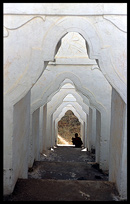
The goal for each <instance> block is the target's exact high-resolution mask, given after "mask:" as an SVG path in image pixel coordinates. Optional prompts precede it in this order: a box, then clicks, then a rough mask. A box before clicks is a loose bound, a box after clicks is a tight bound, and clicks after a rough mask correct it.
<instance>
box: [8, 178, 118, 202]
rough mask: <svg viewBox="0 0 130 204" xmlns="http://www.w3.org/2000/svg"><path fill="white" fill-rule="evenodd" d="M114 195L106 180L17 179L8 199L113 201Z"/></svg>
mask: <svg viewBox="0 0 130 204" xmlns="http://www.w3.org/2000/svg"><path fill="white" fill-rule="evenodd" d="M116 196H118V193H117V190H116V188H115V186H114V184H113V183H111V182H108V181H87V180H54V179H18V181H17V183H16V186H15V189H14V192H13V193H12V195H11V196H10V197H9V198H8V201H9V200H10V201H113V200H114V198H115V197H116Z"/></svg>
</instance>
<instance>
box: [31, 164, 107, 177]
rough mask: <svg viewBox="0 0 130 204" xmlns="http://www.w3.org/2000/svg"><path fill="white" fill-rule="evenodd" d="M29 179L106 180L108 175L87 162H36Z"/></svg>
mask: <svg viewBox="0 0 130 204" xmlns="http://www.w3.org/2000/svg"><path fill="white" fill-rule="evenodd" d="M28 176H29V177H28V178H29V179H30V178H38V179H60V180H69V179H72V180H77V179H82V180H96V179H101V180H106V181H108V175H106V174H104V173H102V172H100V171H99V170H97V169H95V168H93V167H92V164H87V162H48V161H36V162H35V163H34V165H33V168H32V171H31V172H29V173H28Z"/></svg>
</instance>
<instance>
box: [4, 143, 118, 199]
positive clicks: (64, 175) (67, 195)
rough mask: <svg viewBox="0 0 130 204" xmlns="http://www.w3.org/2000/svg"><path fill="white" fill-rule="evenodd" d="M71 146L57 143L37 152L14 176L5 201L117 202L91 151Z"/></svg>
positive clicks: (105, 173) (109, 183)
mask: <svg viewBox="0 0 130 204" xmlns="http://www.w3.org/2000/svg"><path fill="white" fill-rule="evenodd" d="M84 150H85V149H83V148H74V146H57V147H55V148H51V150H49V151H48V152H46V153H45V152H44V153H43V154H41V158H40V161H35V162H34V165H33V167H32V168H30V169H29V172H28V179H18V181H17V183H16V186H15V189H14V192H13V193H12V195H10V196H7V197H4V200H7V201H119V196H118V193H117V190H116V188H115V186H114V184H113V183H111V182H109V181H108V174H107V173H108V172H102V170H100V169H99V168H98V165H97V164H95V158H94V154H90V152H87V151H84Z"/></svg>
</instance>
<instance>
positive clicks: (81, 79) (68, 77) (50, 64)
mask: <svg viewBox="0 0 130 204" xmlns="http://www.w3.org/2000/svg"><path fill="white" fill-rule="evenodd" d="M75 4H76V3H75ZM41 5H44V3H41ZM86 5H87V3H86ZM102 5H104V4H102ZM105 5H107V4H105ZM123 5H125V4H123ZM35 6H36V7H37V4H36V5H35V4H31V7H30V8H28V9H25V7H21V9H23V11H24V12H25V13H23V11H22V10H19V11H18V10H17V8H19V9H20V4H15V7H14V8H13V7H12V5H11V4H8V3H7V4H5V5H4V7H5V8H4V9H5V10H4V194H5V195H9V194H11V193H12V192H13V190H14V187H15V184H16V182H17V180H18V178H27V177H28V168H31V167H32V166H33V163H34V161H39V160H40V154H41V153H42V152H43V151H46V152H47V151H48V150H49V149H50V148H52V147H53V146H55V145H57V135H58V132H57V124H58V121H59V120H60V119H61V118H62V117H63V116H64V114H65V113H66V111H67V110H71V111H72V112H73V113H74V114H75V116H76V117H77V118H78V119H79V121H80V123H81V138H82V140H83V146H84V147H85V148H86V149H87V150H88V151H91V149H92V148H94V149H95V152H96V153H95V162H96V163H98V164H99V167H100V169H102V170H103V171H109V181H111V182H113V183H115V185H116V187H117V189H118V192H119V194H120V197H121V198H123V199H126V198H127V162H126V161H127V148H126V147H127V91H126V90H127V83H126V67H125V66H126V64H125V62H126V55H125V54H126V30H125V29H126V28H125V25H126V18H125V17H126V10H125V6H124V7H123V8H124V10H123V11H122V9H121V7H120V6H119V7H118V8H117V9H115V10H113V13H112V12H111V13H109V12H110V11H109V9H107V8H109V5H108V7H107V6H106V7H103V8H104V9H103V10H102V11H101V12H102V14H101V15H100V14H99V13H98V11H97V10H96V8H95V7H94V5H93V4H90V6H92V8H93V12H94V13H93V14H89V9H88V14H87V13H86V14H82V15H83V16H82V15H81V13H82V11H83V7H82V6H81V5H80V6H81V10H79V11H75V12H76V13H75V14H74V13H73V12H74V11H72V10H73V9H72V7H71V5H70V8H71V9H72V10H71V9H70V11H69V12H70V14H71V15H69V14H68V15H67V14H66V13H65V11H64V12H63V14H62V15H61V13H60V10H59V13H55V14H54V13H53V12H54V10H53V8H52V7H51V4H48V5H47V8H48V9H49V8H50V10H48V11H45V10H44V9H43V8H42V9H43V10H42V9H41V11H42V14H41V13H40V10H38V12H39V13H37V15H36V13H35ZM111 6H112V5H111ZM115 6H116V5H115ZM51 11H52V13H53V14H52V13H51ZM46 12H48V13H47V14H46ZM122 12H124V13H123V14H122ZM50 14H52V15H50ZM113 16H115V17H113ZM119 21H120V23H119ZM115 25H116V26H115ZM124 167H125V168H124Z"/></svg>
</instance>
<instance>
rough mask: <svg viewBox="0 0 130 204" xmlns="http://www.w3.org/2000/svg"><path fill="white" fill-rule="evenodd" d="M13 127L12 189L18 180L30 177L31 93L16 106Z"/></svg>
mask: <svg viewBox="0 0 130 204" xmlns="http://www.w3.org/2000/svg"><path fill="white" fill-rule="evenodd" d="M13 125H14V126H13V127H14V128H13V154H12V171H13V174H12V176H13V183H12V189H13V187H14V185H15V183H16V181H17V179H18V178H27V177H28V154H29V151H28V149H29V126H30V92H28V94H26V96H25V97H24V98H23V99H21V100H20V101H19V102H18V103H17V104H15V105H14V115H13Z"/></svg>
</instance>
